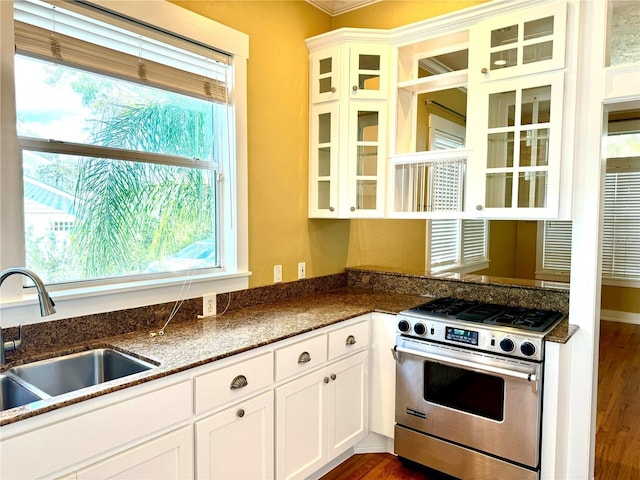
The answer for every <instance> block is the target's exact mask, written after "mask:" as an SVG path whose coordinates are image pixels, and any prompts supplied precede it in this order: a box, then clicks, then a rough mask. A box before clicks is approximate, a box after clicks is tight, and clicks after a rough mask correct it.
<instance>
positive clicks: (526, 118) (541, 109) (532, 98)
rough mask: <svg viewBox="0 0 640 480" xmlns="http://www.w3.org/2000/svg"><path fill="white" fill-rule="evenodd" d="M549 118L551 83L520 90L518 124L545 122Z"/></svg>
mask: <svg viewBox="0 0 640 480" xmlns="http://www.w3.org/2000/svg"><path fill="white" fill-rule="evenodd" d="M550 118H551V85H545V86H542V87H535V88H525V89H524V90H522V108H521V112H520V124H521V125H531V124H533V123H546V122H548V121H549V120H550Z"/></svg>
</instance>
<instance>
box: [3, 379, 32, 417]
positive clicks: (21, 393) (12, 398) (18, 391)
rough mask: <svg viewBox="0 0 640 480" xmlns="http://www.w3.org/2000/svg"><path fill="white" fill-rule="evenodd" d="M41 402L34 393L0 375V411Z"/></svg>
mask: <svg viewBox="0 0 640 480" xmlns="http://www.w3.org/2000/svg"><path fill="white" fill-rule="evenodd" d="M38 400H41V398H40V397H39V396H37V395H36V394H35V393H33V392H31V391H29V390H28V389H27V388H25V387H23V386H22V385H20V384H19V383H18V382H16V381H15V380H14V379H12V378H10V377H7V376H6V375H0V410H8V409H10V408H15V407H21V406H22V405H26V404H28V403H32V402H37V401H38Z"/></svg>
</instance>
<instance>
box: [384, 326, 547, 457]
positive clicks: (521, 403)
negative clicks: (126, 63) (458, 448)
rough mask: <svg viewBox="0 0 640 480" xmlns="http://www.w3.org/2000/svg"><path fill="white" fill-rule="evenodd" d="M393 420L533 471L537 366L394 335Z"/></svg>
mask: <svg viewBox="0 0 640 480" xmlns="http://www.w3.org/2000/svg"><path fill="white" fill-rule="evenodd" d="M395 356H396V422H397V423H398V424H400V425H404V426H406V427H409V428H411V429H414V430H417V431H420V432H424V433H426V434H429V435H432V436H435V437H438V438H440V439H443V440H447V441H450V442H455V443H457V444H461V445H463V446H466V447H470V448H473V449H477V450H479V451H481V452H486V453H489V454H491V455H495V456H498V457H501V458H504V459H507V460H510V461H512V462H517V463H520V464H522V465H527V466H529V467H531V468H537V467H538V464H539V452H540V445H539V438H540V422H541V399H542V395H541V392H540V383H541V381H542V378H541V370H542V367H541V365H540V364H539V363H536V362H527V361H524V360H519V359H510V358H506V357H500V356H496V355H491V354H487V353H483V352H474V351H470V350H465V349H462V348H456V347H451V346H448V345H439V344H434V343H431V342H425V341H420V340H414V339H410V338H406V337H401V336H399V337H398V341H397V343H396V347H395Z"/></svg>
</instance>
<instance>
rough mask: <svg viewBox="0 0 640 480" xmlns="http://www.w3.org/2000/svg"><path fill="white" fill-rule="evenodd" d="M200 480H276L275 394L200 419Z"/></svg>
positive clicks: (197, 451) (198, 443)
mask: <svg viewBox="0 0 640 480" xmlns="http://www.w3.org/2000/svg"><path fill="white" fill-rule="evenodd" d="M195 429H196V478H199V479H203V480H204V479H212V480H214V479H217V480H267V479H271V478H273V455H274V453H273V391H268V392H265V393H263V394H261V395H258V396H257V397H253V398H250V399H248V400H246V401H244V402H240V403H238V404H236V405H234V406H232V407H229V408H227V409H225V410H222V411H221V412H218V413H216V414H214V415H211V416H209V417H206V418H204V419H203V420H199V421H197V422H196V423H195Z"/></svg>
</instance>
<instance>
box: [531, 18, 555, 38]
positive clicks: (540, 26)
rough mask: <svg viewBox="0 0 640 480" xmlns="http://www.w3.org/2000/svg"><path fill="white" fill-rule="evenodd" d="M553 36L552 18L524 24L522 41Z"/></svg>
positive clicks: (538, 19) (537, 19)
mask: <svg viewBox="0 0 640 480" xmlns="http://www.w3.org/2000/svg"><path fill="white" fill-rule="evenodd" d="M549 35H553V16H550V17H545V18H536V19H535V20H531V21H530V22H524V39H525V40H533V39H536V38H541V37H548V36H549Z"/></svg>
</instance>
